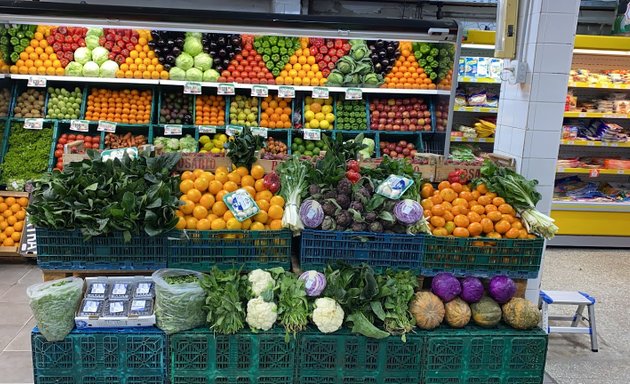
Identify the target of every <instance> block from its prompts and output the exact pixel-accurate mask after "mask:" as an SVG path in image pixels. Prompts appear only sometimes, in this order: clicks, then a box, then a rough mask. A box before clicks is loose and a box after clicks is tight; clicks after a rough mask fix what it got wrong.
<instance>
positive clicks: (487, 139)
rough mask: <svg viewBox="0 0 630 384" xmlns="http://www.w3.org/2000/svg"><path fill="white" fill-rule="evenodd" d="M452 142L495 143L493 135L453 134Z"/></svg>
mask: <svg viewBox="0 0 630 384" xmlns="http://www.w3.org/2000/svg"><path fill="white" fill-rule="evenodd" d="M451 143H494V138H493V137H475V138H473V137H458V136H451Z"/></svg>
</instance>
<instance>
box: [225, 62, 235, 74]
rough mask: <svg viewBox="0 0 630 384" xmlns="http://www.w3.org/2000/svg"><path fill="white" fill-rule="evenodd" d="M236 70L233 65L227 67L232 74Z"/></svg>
mask: <svg viewBox="0 0 630 384" xmlns="http://www.w3.org/2000/svg"><path fill="white" fill-rule="evenodd" d="M235 69H236V68H235V67H234V65H232V64H230V65H228V67H227V70H228V71H230V72H234V70H235Z"/></svg>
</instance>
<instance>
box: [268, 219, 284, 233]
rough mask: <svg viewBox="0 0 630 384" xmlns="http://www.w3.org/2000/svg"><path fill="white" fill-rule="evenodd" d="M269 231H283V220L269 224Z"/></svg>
mask: <svg viewBox="0 0 630 384" xmlns="http://www.w3.org/2000/svg"><path fill="white" fill-rule="evenodd" d="M269 229H271V230H272V231H278V230H280V229H282V220H279V219H276V220H272V221H271V223H269Z"/></svg>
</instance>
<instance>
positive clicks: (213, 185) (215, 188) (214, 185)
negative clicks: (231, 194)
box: [208, 180, 223, 195]
mask: <svg viewBox="0 0 630 384" xmlns="http://www.w3.org/2000/svg"><path fill="white" fill-rule="evenodd" d="M222 189H223V183H222V182H220V181H218V180H212V181H211V182H210V184H209V185H208V192H210V193H212V194H213V195H216V194H217V193H219V191H220V190H222Z"/></svg>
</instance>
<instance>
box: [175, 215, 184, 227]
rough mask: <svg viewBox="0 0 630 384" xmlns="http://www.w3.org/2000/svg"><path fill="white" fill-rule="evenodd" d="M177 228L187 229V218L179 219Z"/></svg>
mask: <svg viewBox="0 0 630 384" xmlns="http://www.w3.org/2000/svg"><path fill="white" fill-rule="evenodd" d="M175 228H177V229H186V219H185V218H183V217H180V218H179V220H178V221H177V224H175Z"/></svg>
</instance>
